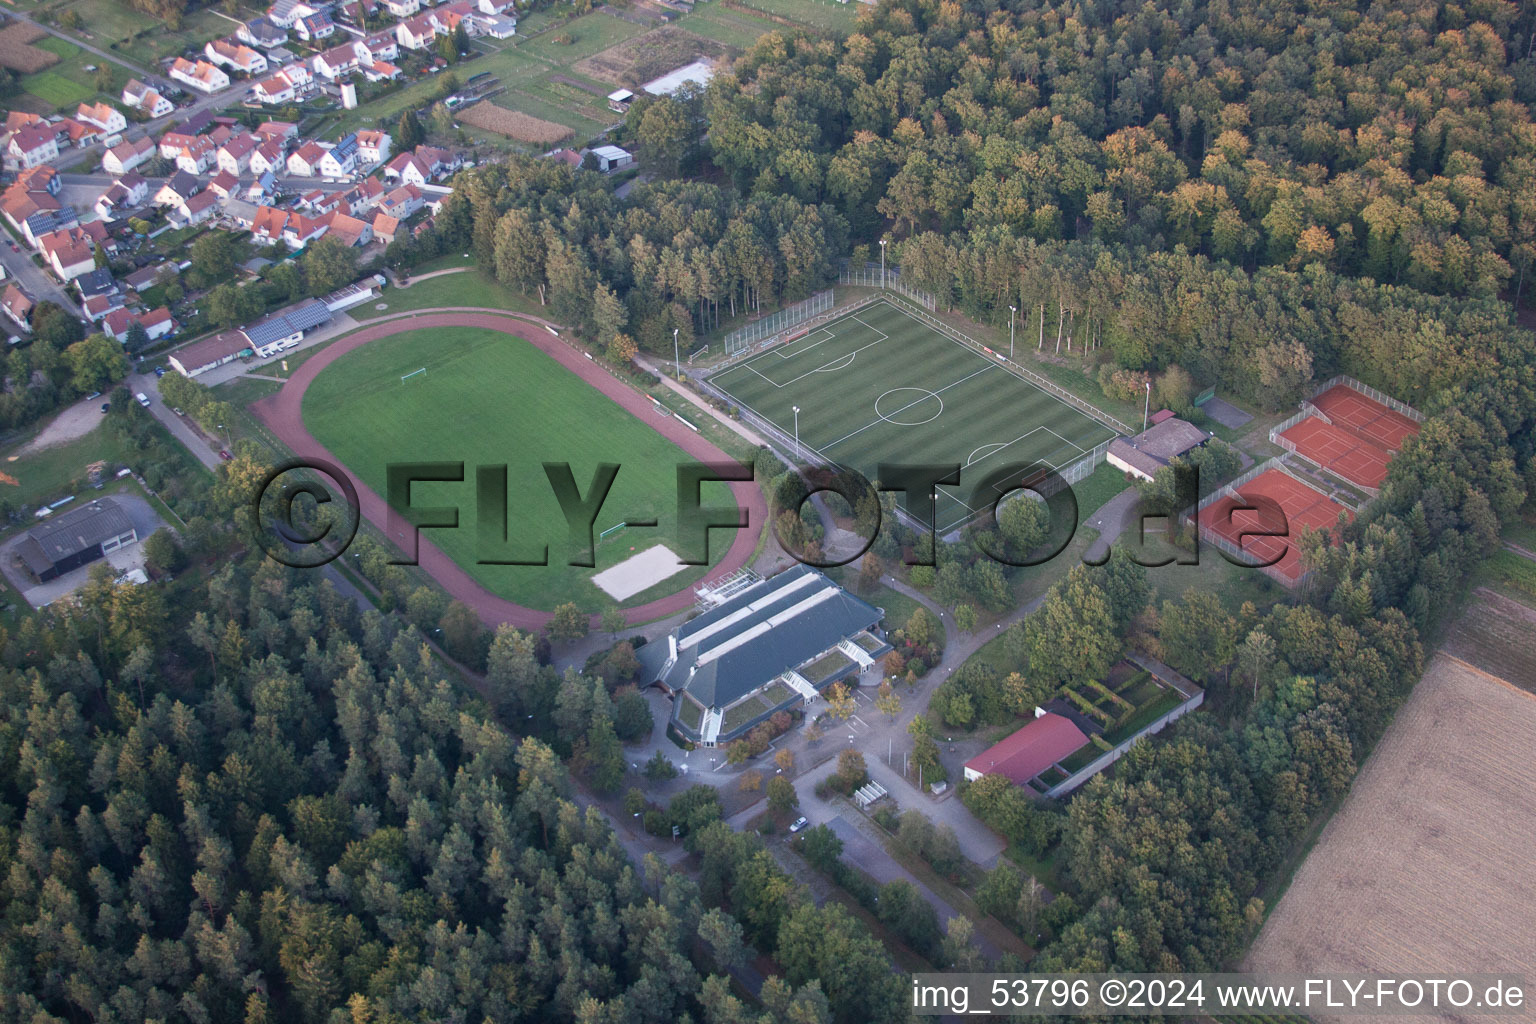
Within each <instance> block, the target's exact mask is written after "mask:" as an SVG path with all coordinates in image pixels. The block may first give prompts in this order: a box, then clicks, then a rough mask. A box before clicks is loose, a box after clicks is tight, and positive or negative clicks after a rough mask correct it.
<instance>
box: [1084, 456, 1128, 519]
mask: <svg viewBox="0 0 1536 1024" xmlns="http://www.w3.org/2000/svg"><path fill="white" fill-rule="evenodd" d="M1130 486H1131V484H1130V483H1129V482H1128V481H1127V480H1126V479H1125V473H1124V472H1122V471H1121V470H1118V469H1116V468H1115V467H1114V466H1111V465H1110V464H1109V463H1107V462H1101V463H1099V465H1098V467H1097V468H1095V469H1094V471H1093V472H1092V473H1090V474H1088V479H1086V480H1079V481H1078V482H1077V483H1075V484H1073V485H1072V496H1073V497H1075V498H1076V499H1077V521H1078V522H1079V523H1081V522H1083V521H1084V520H1086V519H1087V518H1088V517H1089V516H1091V515H1093V514H1094V513H1095V512H1097V511H1098V510H1099V509H1101V508H1103V507H1104V505H1105V503H1106V502H1108V501H1109V500H1110V499H1111V498H1113V497H1115V495H1117V494H1119V493H1120V492H1121V491H1123V490H1126V489H1127V488H1128V487H1130Z"/></svg>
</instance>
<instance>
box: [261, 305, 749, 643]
mask: <svg viewBox="0 0 1536 1024" xmlns="http://www.w3.org/2000/svg"><path fill="white" fill-rule="evenodd" d="M434 327H480V328H485V329H487V330H492V331H500V332H502V333H503V334H510V335H514V336H515V337H518V338H521V339H522V340H524V341H526V342H528V343H529V344H530V345H532V346H534V347H535V348H537V349H538V350H539V351H540V352H543V353H544V354H545V355H547V356H549V357H550V358H551V359H553V360H555V362H557V363H559V364H560V365H561V366H564V367H565V368H566V369H567V370H570V371H571V372H572V373H574V374H575V375H576V376H578V377H580V378H581V379H582V380H584V381H586V382H587V383H588V384H590V385H591V386H592V387H594V388H596V389H597V390H598V391H601V392H602V393H603V394H604V395H605V396H607V397H608V398H609V399H611V400H612V401H614V402H616V403H618V404H619V405H620V406H621V407H622V408H623V409H625V410H626V411H627V412H629V414H630V415H632V416H634V417H635V418H636V419H638V420H640V421H642V422H643V423H644V424H645V425H646V426H647V427H650V428H651V429H652V430H655V431H656V432H657V433H659V434H661V435H662V436H663V437H665V438H666V439H667V440H669V441H671V442H672V443H673V444H675V445H677V446H678V447H679V448H681V449H682V450H683V451H684V452H686V453H687V454H688V455H689V456H690V457H691V458H692V459H693V460H695V461H698V462H719V461H723V460H726V459H728V458H729V457H728V456H727V455H726V454H725V453H724V452H722V451H720V449H718V448H716V447H715V446H714V445H712V444H710V443H709V442H708V441H706V440H704V438H702V437H700V436H699V435H698V434H696V433H694V432H693V431H691V430H689V429H688V428H687V427H684V426H683V425H682V424H680V423H679V422H678V421H677V419H676V418H675V417H668V418H667V419H665V420H658V419H657V418H656V415H655V413H654V411H653V406H652V405H651V400H650V398H649V397H647V396H645V395H642V394H641V393H640V392H638V391H635V390H634V389H632V388H629V387H627V386H625V385H624V384H622V383H620V382H619V381H618V380H616V379H615V378H614V377H612V376H610V375H609V374H608V373H606V372H604V371H603V370H602V369H600V368H599V367H598V366H596V365H595V364H594V363H593V362H592V361H591V360H589V359H587V358H586V357H585V356H584V355H582V354H581V353H580V352H577V351H576V350H574V349H572V348H571V347H570V346H569V345H565V344H563V343H561V342H560V341H558V340H557V339H555V338H553V337H551V336H550V335H549V334H548V332H546V331H545V330H544V329H543V328H542V327H538V326H535V325H533V324H531V323H528V322H525V321H521V320H515V319H513V318H511V317H509V316H507V315H505V314H500V313H495V312H488V311H487V312H479V311H469V310H458V309H439V310H423V311H421V312H417V313H411V314H401V315H400V316H398V317H392V318H390V319H388V320H386V321H385V322H382V323H375V324H373V325H371V326H368V327H364V328H362V329H361V330H358V331H354V332H353V333H351V334H348V335H346V336H345V337H342V338H339V339H338V340H336V341H333V342H331V343H330V345H329V346H327V347H326V348H324V349H321V350H320V352H319V353H317V354H316V355H314V356H312V357H311V358H309V359H308V360H306V361H305V362H304V363H303V365H301V366H300V367H299V368H298V369H297V370H296V371H294V374H293V376H291V377H289V378H288V382H287V383H286V384H284V385H283V387H282V390H280V391H279V392H278V393H277V394H275V395H269V396H268V397H266V398H263V399H261V400H259V401H257V402H255V403H253V404H252V405H251V411H252V412H254V413H255V414H256V416H257V418H258V419H260V420H261V422H262V423H264V424H265V425H266V426H267V429H269V430H271V431H272V433H273V434H275V435H277V437H278V438H279V439H280V440H281V441H282V442H283V443H284V444H286V445H287V446H288V447H289V448H291V449H292V450H293V452H294V454H295V455H297V456H299V457H300V458H307V457H318V458H322V459H327V460H329V461H331V462H333V463H335V464H337V465H339V466H344V465H345V463H343V462H342V461H341V460H340V459H338V458H336V456H335V455H333V454H331V452H330V451H328V450H327V449H326V447H325V446H324V445H322V444H321V443H320V442H319V441H317V440H315V438H314V436H313V435H311V434H310V432H309V430H308V429H306V428H305V426H304V416H303V401H304V392H305V390H306V389H307V388H308V387H309V385H310V384H311V383H312V382H313V381H314V379H315V377H316V376H317V375H319V373H320V371H321V370H323V369H325V368H326V367H327V366H329V365H331V364H332V363H334V362H335V361H336V360H338V359H340V358H341V357H342V356H344V355H346V354H347V353H348V352H351V351H352V350H354V349H356V348H358V347H360V346H362V345H366V344H368V343H369V342H370V341H377V340H378V339H380V338H387V337H389V336H390V335H393V334H402V333H404V332H406V331H419V330H429V329H431V328H434ZM352 482H353V484H355V485H356V487H357V497H358V503H359V504H360V505H361V506H362V514H363V517H364V518H366V519H367V520H368V521H369V522H370V523H372V524H373V525H374V526H376V527H378V528H379V530H380V531H386V532H387V530H388V526H387V525H386V524H387V522H388V518H387V511H386V506H385V504H384V499H383V498H381V497H379V495H378V493H377V492H376V491H374V490H373V489H372V488H370V487H368V486H367V485H366V484H364V483H363V482H362V481H361V480H358V479H356V478H355V477H354V479H353V481H352ZM729 486H730V488H731V493H732V495H733V496H734V497H735V498H736V505H737V507H738V508H743V509H746V511H747V522H748V524H749V526H748V528H747V529H745V530H737V531H736V534H735V537H734V538H733V539H732V541H731V547H730V550H729V551H727V552H726V554H725V557H724V558H723V559H722V560H721V561H720V562H719V563H718V564H717V565H716V566H715V568H714V569H713V570H711V571H710V573H709V575H708V576H706V577H705V579H706V581H707V580H715V579H718V578H720V577H722V576H724V575H726V574H727V573H731V572H735V571H736V570H737V569H740V568H741V567H742V566H744V565H746V564H747V563H748V562H749V561H751V559H752V554H753V552H754V551H755V550H756V549H757V535H758V531H759V530H761V529H762V527H763V525H764V524H765V523H767V522H768V508H767V506H766V505H765V504H764V502H763V496H762V492H761V491H760V490H759V489H758V487H757V485H756V484H755V483H750V482H737V483H732V484H730V485H729ZM418 559H419V562H420V564H421V567H422V568H423V569H425V570H426V571H427V573H428V574H429V575H430V576H431V577H432V578H433V579H435V580H437V582H438V583H440V584H442V586H443V588H444V589H445V590H447V591H448V593H449V594H451V595H452V596H453V597H454V598H456V599H458V600H460V601H463V602H464V603H465V604H467V605H469V606H470V607H471V608H473V609H474V610H475V612H476V613H477V614H478V615H479V616H480V619H481V621H482V622H484V623H485V624H486V625H487V626H490V627H491V628H493V629H494V628H495V627H496V626H499V625H500V624H501V623H503V622H506V623H510V624H511V625H513V626H516V627H517V628H519V629H542V628H543V626H544V624H545V623H546V622H548V621H549V618H550V613H549V612H541V611H538V610H536V609H533V608H525V607H523V606H522V605H520V604H513V603H512V602H511V601H508V600H507V599H506V598H503V597H497V596H496V595H495V594H493V593H491V592H490V591H488V590H486V589H485V588H484V587H483V586H481V585H480V583H479V582H477V581H476V580H475V578H474V577H473V576H471V575H470V574H469V573H468V572H466V571H465V570H464V569H463V568H461V567H460V566H459V564H458V563H457V562H455V561H454V560H453V559H451V558H449V557H448V556H447V555H445V554H444V553H443V552H442V550H441V549H440V548H438V547H437V545H435V544H433V543H432V542H431V541H430V540H428V539H427V535H426V534H425V533H423V534H422V535H421V539H420V550H419V554H418ZM693 603H694V596H693V592H692V590H691V589H685V590H683V591H680V592H679V593H676V594H673V595H671V596H670V597H663V598H661V599H659V600H656V601H652V602H650V603H649V604H643V605H640V606H639V607H637V608H629V609H626V610H625V612H624V617H625V619H626V620H627V621H629V622H630V623H632V624H634V623H641V622H649V621H650V620H652V619H658V618H662V617H663V616H667V615H673V614H676V613H677V612H680V611H683V610H684V609H686V608H689V607H691V606H692V605H693ZM593 622H594V624H595V623H596V622H597V617H596V616H594V617H593Z"/></svg>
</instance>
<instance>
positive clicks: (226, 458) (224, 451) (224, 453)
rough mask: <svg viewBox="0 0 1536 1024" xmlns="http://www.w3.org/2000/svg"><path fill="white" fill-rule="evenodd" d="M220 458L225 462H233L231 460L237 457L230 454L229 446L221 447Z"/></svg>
mask: <svg viewBox="0 0 1536 1024" xmlns="http://www.w3.org/2000/svg"><path fill="white" fill-rule="evenodd" d="M219 458H221V459H223V460H224V461H225V462H231V461H233V460H234V458H235V457H234V456H233V455H231V454H229V450H228V449H227V448H220V449H219Z"/></svg>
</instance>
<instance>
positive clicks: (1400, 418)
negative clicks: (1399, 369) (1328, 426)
mask: <svg viewBox="0 0 1536 1024" xmlns="http://www.w3.org/2000/svg"><path fill="white" fill-rule="evenodd" d="M1312 404H1313V406H1315V407H1316V408H1317V409H1318V410H1319V411H1320V412H1322V414H1323V415H1324V416H1327V417H1328V418H1329V419H1331V420H1333V422H1334V423H1335V424H1336V425H1338V426H1342V427H1347V428H1349V429H1351V430H1355V431H1358V432H1359V433H1361V434H1363V435H1365V437H1367V438H1369V439H1370V440H1371V441H1372V442H1374V443H1375V444H1377V445H1380V446H1381V447H1382V448H1385V449H1386V450H1387V451H1389V452H1395V451H1397V450H1398V449H1399V448H1401V447H1402V446H1403V441H1404V440H1405V439H1406V438H1408V437H1409V436H1410V435H1412V434H1417V433H1418V432H1419V425H1418V424H1417V423H1415V422H1414V421H1413V420H1411V419H1409V418H1408V417H1407V416H1404V415H1403V414H1402V413H1400V412H1397V411H1396V410H1394V409H1390V408H1388V407H1387V406H1385V405H1382V404H1381V403H1380V402H1378V401H1376V400H1375V399H1374V398H1367V397H1366V396H1365V395H1362V394H1361V393H1360V392H1358V391H1356V390H1355V389H1354V388H1352V387H1350V386H1349V385H1348V384H1336V385H1334V386H1333V387H1331V388H1329V389H1328V390H1327V391H1324V392H1323V393H1322V394H1320V395H1318V396H1317V397H1316V398H1314V399H1312Z"/></svg>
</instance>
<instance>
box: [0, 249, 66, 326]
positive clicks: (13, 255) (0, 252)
mask: <svg viewBox="0 0 1536 1024" xmlns="http://www.w3.org/2000/svg"><path fill="white" fill-rule="evenodd" d="M13 241H14V239H13V238H11V236H10V235H6V236H4V238H0V265H3V266H4V267H5V276H6V280H15V281H16V282H17V283H18V284H20V285H21V287H22V288H23V289H24V290H25V291H26V293H27V294H28V295H30V296H32V297H33V298H34V299H37V300H38V301H43V300H47V301H48V302H55V303H58V304H59V305H60V306H63V307H64V308H65V309H67V310H69V311H70V312H71V313H73V314H74V315H75V316H80V315H81V313H80V306H79V304H78V303H76V302H75V300H74V297H73V296H72V295H70V294H69V293H68V292H66V291H65V290H64V288H63V287H62V286H61V285H60V284H59V283H58V282H57V281H55V280H54V279H53V277H52V276H50V275H49V274H47V273H46V272H44V270H43V269H42V268H41V267H39V266H38V265H37V264H36V263H33V262H32V257H31V255H30V254H28V252H27V251H26V249H22V250H21V251H20V252H13V251H11V242H13ZM17 244H18V245H19V244H20V243H17ZM5 324H6V325H7V326H6V329H7V330H13V329H14V328H15V324H13V323H11V321H10V320H6V321H5Z"/></svg>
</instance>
